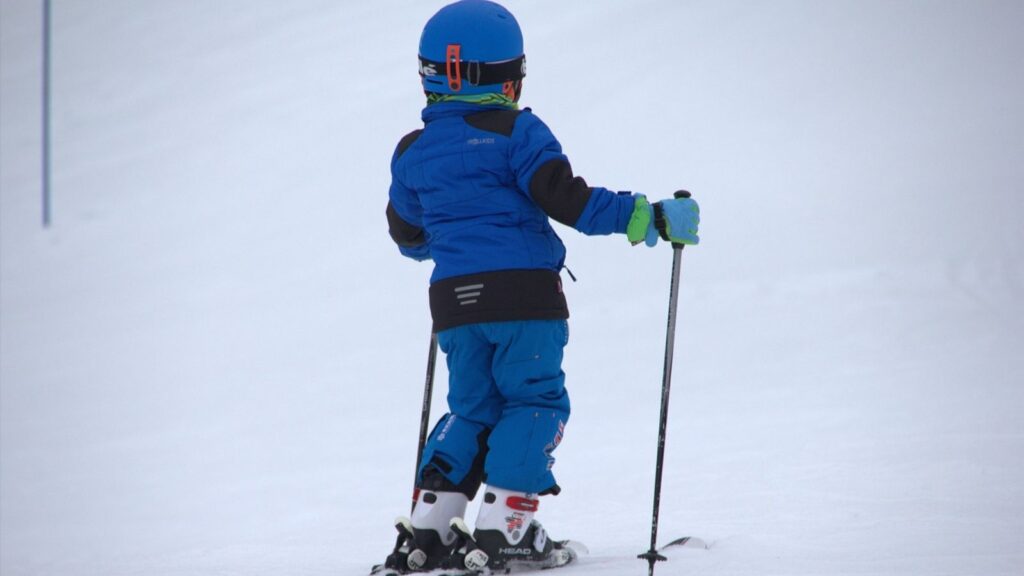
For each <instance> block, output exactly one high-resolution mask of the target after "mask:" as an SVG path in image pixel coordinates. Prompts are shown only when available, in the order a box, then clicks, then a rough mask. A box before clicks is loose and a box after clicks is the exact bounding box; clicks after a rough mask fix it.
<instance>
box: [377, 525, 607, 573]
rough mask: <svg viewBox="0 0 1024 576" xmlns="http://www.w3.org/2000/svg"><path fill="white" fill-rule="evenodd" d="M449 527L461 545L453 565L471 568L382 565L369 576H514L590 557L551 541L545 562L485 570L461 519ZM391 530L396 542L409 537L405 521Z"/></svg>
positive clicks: (578, 545)
mask: <svg viewBox="0 0 1024 576" xmlns="http://www.w3.org/2000/svg"><path fill="white" fill-rule="evenodd" d="M451 527H452V530H454V531H455V533H456V534H457V535H458V537H459V540H460V541H461V545H459V546H457V549H459V550H460V554H458V555H457V556H453V558H458V560H457V562H458V563H459V564H462V565H464V566H472V567H473V568H468V567H467V568H458V567H449V568H445V567H441V568H436V569H433V570H419V571H417V570H411V569H398V568H394V567H389V566H386V565H385V564H377V565H376V566H374V567H373V568H372V569H371V570H370V575H371V576H407V575H409V574H414V575H416V576H497V575H499V574H518V573H521V572H531V571H534V570H550V569H553V568H561V567H562V566H566V565H568V564H571V563H573V562H575V561H576V560H578V559H579V557H580V556H584V555H587V554H589V553H590V550H589V549H588V548H587V547H586V545H585V544H583V543H582V542H577V541H575V540H558V541H552V544H553V545H554V548H553V549H552V551H551V554H550V555H549V556H548V557H547V558H544V559H543V560H538V561H529V560H516V561H512V562H509V563H508V564H506V565H505V566H503V567H501V568H499V569H496V570H494V569H491V568H488V567H487V565H486V563H487V560H488V558H487V555H486V554H485V553H484V552H483V551H482V550H480V549H479V548H477V546H476V542H475V541H474V540H473V535H472V532H470V530H469V528H468V527H467V526H466V523H465V522H464V521H463V520H462V519H461V518H453V519H452V523H451ZM395 528H396V529H398V532H399V534H400V538H401V540H402V541H403V542H404V540H405V539H406V537H409V536H411V535H412V525H411V523H409V521H408V519H407V518H404V517H400V518H398V519H397V520H396V521H395Z"/></svg>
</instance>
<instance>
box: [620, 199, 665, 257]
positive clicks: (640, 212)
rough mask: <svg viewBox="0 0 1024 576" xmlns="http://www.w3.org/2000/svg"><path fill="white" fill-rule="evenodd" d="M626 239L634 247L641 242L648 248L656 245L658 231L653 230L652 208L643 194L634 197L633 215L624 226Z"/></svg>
mask: <svg viewBox="0 0 1024 576" xmlns="http://www.w3.org/2000/svg"><path fill="white" fill-rule="evenodd" d="M626 238H627V239H628V240H629V242H630V244H632V245H634V246H636V245H637V244H639V243H641V242H644V243H646V244H647V245H648V246H654V245H655V244H657V243H658V231H657V230H656V229H655V228H654V208H653V207H652V206H651V203H650V202H648V201H647V197H646V196H644V195H643V194H637V195H636V202H635V203H634V204H633V214H631V215H630V217H629V223H628V224H626Z"/></svg>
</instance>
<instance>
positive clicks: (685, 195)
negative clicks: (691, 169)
mask: <svg viewBox="0 0 1024 576" xmlns="http://www.w3.org/2000/svg"><path fill="white" fill-rule="evenodd" d="M673 196H675V197H676V198H677V199H678V198H689V197H690V196H691V194H690V191H689V190H676V192H675V194H673ZM684 246H686V244H681V243H679V242H673V243H672V248H673V249H674V250H682V249H683V247H684Z"/></svg>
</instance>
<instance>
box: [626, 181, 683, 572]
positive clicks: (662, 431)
mask: <svg viewBox="0 0 1024 576" xmlns="http://www.w3.org/2000/svg"><path fill="white" fill-rule="evenodd" d="M675 197H676V198H689V197H690V193H689V192H687V191H686V190H680V191H678V192H676V193H675ZM683 246H684V245H683V244H677V243H675V242H673V243H672V283H671V284H670V285H669V295H668V328H667V334H666V335H665V367H664V370H663V372H662V378H661V418H660V420H659V422H658V460H657V464H656V466H655V469H654V512H653V513H652V515H651V549H650V550H648V551H647V552H645V553H643V554H640V555H638V556H637V558H640V559H643V560H647V562H648V563H649V570H648V575H649V576H654V564H655V562H658V561H661V560H667V558H665V557H664V556H662V555H661V554H659V553H658V548H657V546H658V509H659V508H660V507H661V475H662V471H663V470H664V465H665V436H666V432H667V429H668V399H669V392H670V390H671V388H672V356H673V353H674V351H675V342H676V304H677V303H678V301H679V266H680V262H681V261H682V256H683Z"/></svg>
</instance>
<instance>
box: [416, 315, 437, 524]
mask: <svg viewBox="0 0 1024 576" xmlns="http://www.w3.org/2000/svg"><path fill="white" fill-rule="evenodd" d="M436 364H437V333H436V332H431V333H430V352H429V353H428V354H427V378H426V380H425V382H424V383H423V410H422V412H421V413H420V442H419V446H418V447H417V448H416V471H415V474H414V475H413V477H412V507H413V508H416V499H417V497H418V496H419V488H417V487H416V484H417V483H418V480H419V477H420V464H422V462H423V448H424V447H425V446H426V445H427V426H428V425H429V424H430V402H431V400H432V399H433V397H434V366H435V365H436Z"/></svg>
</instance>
